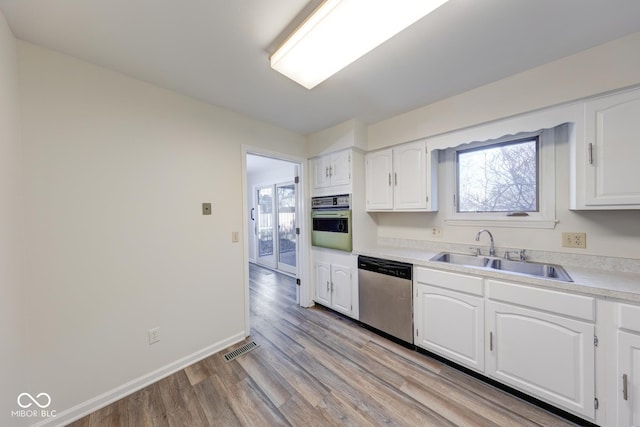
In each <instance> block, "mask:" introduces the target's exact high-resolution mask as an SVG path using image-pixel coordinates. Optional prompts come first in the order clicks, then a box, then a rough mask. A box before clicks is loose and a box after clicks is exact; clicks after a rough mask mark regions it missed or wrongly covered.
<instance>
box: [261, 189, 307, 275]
mask: <svg viewBox="0 0 640 427" xmlns="http://www.w3.org/2000/svg"><path fill="white" fill-rule="evenodd" d="M254 193H255V199H254V205H253V206H254V207H253V208H252V209H253V210H252V221H253V222H254V236H255V238H254V241H255V246H256V247H255V254H256V258H255V261H256V263H257V264H260V265H262V266H265V267H269V268H272V269H274V270H278V271H280V272H282V273H287V274H291V275H296V266H297V258H298V257H297V240H298V239H297V235H296V230H297V218H296V185H295V181H290V182H285V183H274V184H267V185H259V186H257V187H256V188H255V191H254Z"/></svg>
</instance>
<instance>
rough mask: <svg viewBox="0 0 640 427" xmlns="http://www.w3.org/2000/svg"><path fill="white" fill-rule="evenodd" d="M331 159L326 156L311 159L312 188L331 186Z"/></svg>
mask: <svg viewBox="0 0 640 427" xmlns="http://www.w3.org/2000/svg"><path fill="white" fill-rule="evenodd" d="M330 163H331V159H330V158H329V157H327V156H323V157H317V158H315V159H313V187H314V188H323V187H328V186H329V185H330V184H331V177H330V175H329V166H330Z"/></svg>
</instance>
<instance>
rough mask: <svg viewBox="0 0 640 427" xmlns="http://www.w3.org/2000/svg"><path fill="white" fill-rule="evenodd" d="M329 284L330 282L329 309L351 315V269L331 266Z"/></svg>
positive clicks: (342, 266)
mask: <svg viewBox="0 0 640 427" xmlns="http://www.w3.org/2000/svg"><path fill="white" fill-rule="evenodd" d="M331 282H332V286H331V288H332V290H333V294H332V304H331V307H332V308H333V309H335V310H336V311H340V312H342V313H345V314H351V312H352V307H351V301H352V295H353V294H352V290H353V287H352V286H351V283H352V282H351V268H350V267H347V266H344V265H339V264H332V265H331Z"/></svg>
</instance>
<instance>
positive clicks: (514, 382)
mask: <svg viewBox="0 0 640 427" xmlns="http://www.w3.org/2000/svg"><path fill="white" fill-rule="evenodd" d="M486 313H487V317H486V326H487V332H486V333H487V335H488V336H487V339H488V340H489V346H488V347H487V350H488V353H487V357H486V368H487V374H488V375H490V376H491V377H493V378H495V379H497V380H498V381H501V382H503V383H505V384H508V385H511V386H513V387H515V388H517V389H520V390H522V391H524V392H526V393H529V394H531V395H533V396H535V397H538V398H540V399H542V400H545V401H547V402H549V403H551V404H553V405H556V406H558V407H560V408H563V409H566V410H567V411H569V412H572V413H574V414H577V415H580V416H583V417H587V418H589V419H593V418H594V416H595V409H594V403H593V402H594V397H595V386H594V383H595V362H594V344H593V340H594V333H595V327H594V325H593V324H589V323H586V322H580V321H577V320H573V319H568V318H564V317H560V316H555V315H552V314H548V313H543V312H539V311H535V310H530V309H527V308H523V307H519V306H512V305H509V304H502V303H497V302H493V301H487V303H486Z"/></svg>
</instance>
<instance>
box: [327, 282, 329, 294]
mask: <svg viewBox="0 0 640 427" xmlns="http://www.w3.org/2000/svg"><path fill="white" fill-rule="evenodd" d="M327 292H329V281H328V280H327Z"/></svg>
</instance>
